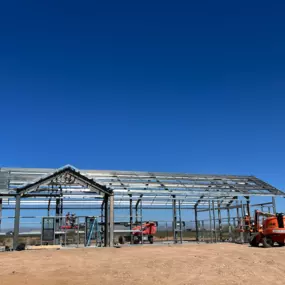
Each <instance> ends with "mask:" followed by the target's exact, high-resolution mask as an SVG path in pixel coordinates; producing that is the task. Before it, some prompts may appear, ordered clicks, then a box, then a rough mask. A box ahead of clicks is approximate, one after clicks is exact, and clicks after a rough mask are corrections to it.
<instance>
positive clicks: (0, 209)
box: [0, 198, 2, 231]
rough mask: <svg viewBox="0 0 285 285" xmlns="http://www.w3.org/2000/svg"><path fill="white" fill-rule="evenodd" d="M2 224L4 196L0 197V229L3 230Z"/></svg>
mask: <svg viewBox="0 0 285 285" xmlns="http://www.w3.org/2000/svg"><path fill="white" fill-rule="evenodd" d="M1 224H2V198H0V231H1Z"/></svg>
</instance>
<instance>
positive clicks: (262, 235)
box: [250, 210, 285, 247]
mask: <svg viewBox="0 0 285 285" xmlns="http://www.w3.org/2000/svg"><path fill="white" fill-rule="evenodd" d="M260 217H266V219H264V220H263V222H261V221H260ZM284 225H285V215H284V214H282V213H279V214H271V213H264V212H261V211H258V210H256V211H255V218H254V222H253V224H252V225H251V232H252V234H251V239H250V245H251V246H254V247H258V246H259V244H260V243H262V244H263V246H264V247H272V246H273V245H274V244H275V243H277V244H278V245H279V246H284V240H285V228H284Z"/></svg>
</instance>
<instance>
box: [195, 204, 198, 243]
mask: <svg viewBox="0 0 285 285" xmlns="http://www.w3.org/2000/svg"><path fill="white" fill-rule="evenodd" d="M194 212H195V228H196V241H199V226H198V212H197V206H195V210H194Z"/></svg>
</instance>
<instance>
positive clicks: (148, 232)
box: [132, 222, 157, 244]
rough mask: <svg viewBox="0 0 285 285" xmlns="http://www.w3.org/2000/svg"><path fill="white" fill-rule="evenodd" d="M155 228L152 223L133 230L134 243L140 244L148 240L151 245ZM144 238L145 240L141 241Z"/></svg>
mask: <svg viewBox="0 0 285 285" xmlns="http://www.w3.org/2000/svg"><path fill="white" fill-rule="evenodd" d="M156 231H157V227H156V224H155V223H154V222H146V223H144V224H142V226H136V227H134V228H133V233H132V234H133V236H134V243H140V242H142V240H148V241H149V243H151V244H152V243H153V236H154V235H155V234H156ZM143 237H145V239H143Z"/></svg>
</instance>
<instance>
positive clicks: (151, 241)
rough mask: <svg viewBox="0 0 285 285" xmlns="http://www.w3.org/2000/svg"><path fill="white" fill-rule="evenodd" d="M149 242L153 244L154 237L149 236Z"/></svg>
mask: <svg viewBox="0 0 285 285" xmlns="http://www.w3.org/2000/svg"><path fill="white" fill-rule="evenodd" d="M148 241H149V243H150V244H153V236H149V237H148Z"/></svg>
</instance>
